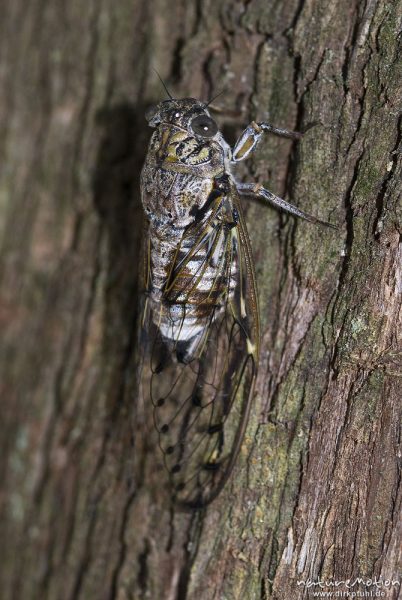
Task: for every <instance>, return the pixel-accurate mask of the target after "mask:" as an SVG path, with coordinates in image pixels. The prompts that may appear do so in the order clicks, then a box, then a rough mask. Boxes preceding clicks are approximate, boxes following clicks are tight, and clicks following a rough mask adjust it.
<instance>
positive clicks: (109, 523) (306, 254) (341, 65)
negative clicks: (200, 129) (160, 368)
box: [0, 0, 402, 600]
mask: <svg viewBox="0 0 402 600" xmlns="http://www.w3.org/2000/svg"><path fill="white" fill-rule="evenodd" d="M6 4H7V5H8V6H7V9H6V10H4V7H3V11H2V19H1V21H0V40H1V41H0V44H1V69H0V77H1V81H2V90H3V93H2V95H1V98H0V121H1V137H0V144H1V179H0V186H1V187H0V196H1V200H2V201H1V211H2V219H1V224H2V225H1V237H2V249H3V255H2V259H1V264H0V277H1V290H2V291H1V304H0V318H1V320H2V324H3V335H2V347H1V354H0V368H1V387H2V398H3V400H2V405H3V409H2V423H3V433H2V451H1V460H0V465H1V481H2V493H1V496H0V502H1V529H2V537H1V539H2V540H3V543H2V545H1V546H2V547H1V556H0V565H1V579H0V589H1V596H2V598H4V599H6V600H11V599H13V600H17V599H18V600H19V599H23V600H28V599H29V600H30V599H35V600H36V599H38V600H39V599H40V600H47V599H48V600H56V599H57V600H75V599H83V600H106V599H107V600H114V599H116V600H117V599H118V600H129V599H132V600H134V599H135V600H137V599H141V598H150V599H152V600H183V599H184V598H186V599H187V600H195V599H199V598H202V600H212V599H214V600H218V599H219V600H223V599H227V600H232V599H241V600H248V599H250V600H255V599H256V598H261V600H263V599H271V598H272V599H273V598H275V599H278V600H282V599H284V600H293V599H295V598H304V597H308V596H310V595H311V593H312V590H313V589H314V590H317V582H319V580H322V581H323V580H327V581H329V582H332V583H334V582H335V581H337V582H340V581H342V580H346V579H351V580H354V579H355V578H356V577H361V578H362V579H365V580H366V579H373V578H374V577H376V578H377V579H380V578H381V577H382V578H383V580H396V579H398V574H399V575H400V568H401V539H402V521H401V496H402V487H401V478H400V471H398V460H400V456H401V450H400V445H399V446H398V444H400V425H401V407H400V403H399V398H400V375H401V346H400V345H399V346H398V327H399V326H400V317H401V314H400V307H401V304H400V303H401V297H400V292H401V279H402V278H401V262H400V260H401V245H400V239H401V225H400V220H398V217H400V215H399V214H398V211H400V204H399V205H398V201H399V200H400V195H401V191H400V190H401V151H400V139H401V119H400V108H401V100H402V98H401V90H402V69H401V62H400V56H401V54H400V52H401V22H402V3H401V1H400V0H390V1H389V2H380V1H379V0H377V1H376V0H365V1H362V2H358V1H357V0H352V1H350V0H348V1H346V0H322V1H321V2H318V1H317V0H316V1H314V0H305V1H304V2H297V1H296V0H289V1H288V2H274V1H269V2H267V1H262V0H251V1H248V2H239V1H237V0H214V1H212V0H206V1H205V2H200V1H197V0H193V1H190V2H185V1H184V0H180V1H178V2H168V1H167V0H146V1H143V0H119V1H118V2H115V1H113V0H97V1H89V2H79V1H78V0H71V1H70V2H68V3H64V2H61V1H60V0H57V1H55V2H52V3H50V2H39V1H38V0H32V1H31V2H29V3H27V2H24V1H22V0H9V1H8V2H6ZM398 53H399V56H398ZM398 58H399V62H398ZM152 67H156V68H157V69H158V70H159V71H160V72H161V75H162V76H163V77H164V79H165V80H166V81H167V84H168V86H171V88H172V92H174V94H176V95H177V96H178V97H180V96H194V97H197V98H201V99H207V98H209V97H211V96H212V95H213V94H216V93H217V92H219V91H220V90H221V89H222V88H225V90H226V91H225V94H224V95H222V96H221V97H220V98H219V100H216V102H215V104H219V105H220V106H221V107H222V108H223V109H225V110H226V111H227V113H228V114H227V115H225V114H224V113H223V114H222V116H221V117H218V120H220V123H221V126H222V127H223V129H224V132H225V135H226V136H227V138H228V140H229V141H231V142H233V140H234V138H235V136H236V135H238V134H239V133H240V132H241V130H242V128H244V126H245V125H246V124H248V122H249V121H250V120H251V119H258V120H262V119H267V120H269V121H270V122H271V123H274V124H276V125H278V126H284V127H288V128H294V129H298V130H306V129H308V131H307V132H306V134H305V136H304V137H303V140H302V141H301V142H299V143H293V142H290V141H288V140H282V139H278V138H274V137H270V138H269V139H268V138H266V139H265V140H264V141H263V142H262V143H261V145H260V147H259V149H258V151H257V152H256V154H255V158H253V160H251V161H249V164H248V166H247V167H246V168H244V167H243V169H240V170H239V177H244V178H245V179H247V180H248V181H259V182H261V183H264V184H265V185H266V186H267V187H268V188H269V189H270V190H272V191H273V192H275V193H277V194H278V195H282V196H284V195H285V197H287V198H289V200H290V201H291V202H292V203H293V204H296V205H297V206H300V208H302V209H303V210H306V211H308V212H310V213H313V214H315V215H317V216H318V217H320V218H323V219H326V220H328V219H330V220H331V221H332V222H336V223H337V224H338V226H339V231H338V232H337V233H335V234H334V233H332V232H331V231H327V230H323V229H321V228H319V227H316V226H313V225H310V224H308V223H305V222H295V220H294V219H293V218H290V217H287V216H284V215H283V214H279V213H277V212H275V211H273V210H272V209H270V208H268V207H266V206H263V205H262V204H258V203H252V202H250V201H249V200H246V199H244V200H243V205H244V206H245V211H246V215H247V223H248V228H249V231H250V236H251V241H252V245H253V250H254V256H255V261H256V269H257V279H258V286H259V298H260V310H261V320H262V355H261V362H260V365H259V374H258V380H257V391H256V394H255V399H254V406H253V410H252V417H251V421H250V423H249V427H248V429H247V434H246V438H245V441H244V444H243V447H242V450H241V453H240V456H239V459H238V462H237V465H236V467H235V470H234V473H233V475H232V477H231V480H230V482H229V483H228V484H227V486H226V488H225V489H224V491H223V492H222V494H221V495H220V496H219V498H218V499H217V500H216V501H215V502H214V503H213V504H212V505H211V506H210V507H209V508H208V509H207V510H206V511H202V512H195V513H190V514H187V513H180V512H177V511H175V510H174V508H173V507H172V506H171V505H170V503H169V500H168V495H167V492H166V490H165V489H164V485H163V481H164V476H163V473H162V472H159V470H157V469H156V467H155V456H154V454H155V452H156V450H155V448H154V445H153V444H154V442H153V441H152V435H151V433H150V432H149V431H148V428H147V427H148V425H147V423H146V422H145V421H144V418H146V417H144V414H146V410H145V413H144V411H143V408H142V407H141V404H139V400H138V394H137V391H136V390H137V389H138V386H137V381H136V372H137V370H138V368H137V367H138V363H139V357H140V355H141V349H140V348H139V347H138V342H137V339H138V336H137V333H136V331H137V325H136V321H137V316H138V314H137V313H138V306H139V297H138V289H139V283H138V262H139V258H138V256H139V249H140V241H141V235H142V210H141V206H140V200H139V172H140V169H141V165H142V162H143V160H144V157H145V151H146V145H147V142H148V140H149V137H150V130H148V128H147V127H146V123H145V119H144V111H145V108H146V107H147V106H148V105H149V104H151V103H154V102H156V101H159V100H160V99H163V98H164V91H163V89H162V87H161V85H160V83H159V82H158V80H157V78H156V76H155V74H154V72H153V71H152ZM231 111H232V113H233V111H234V113H233V114H236V112H237V113H239V114H238V116H237V117H236V118H233V117H230V112H231ZM309 126H310V128H308V127H309ZM399 344H400V338H399ZM398 384H399V385H398ZM136 407H137V408H136ZM138 407H139V408H138ZM137 409H138V410H137ZM145 409H146V407H145ZM154 450H155V452H154ZM398 569H399V571H398ZM309 581H311V582H314V583H315V584H316V585H315V586H313V587H311V588H308V585H309V583H308V582H309ZM302 582H304V583H302ZM384 586H385V584H384ZM328 589H333V588H328ZM345 589H346V584H340V585H339V587H337V588H336V590H345ZM358 589H360V590H363V591H364V590H368V591H373V590H375V589H376V588H375V587H374V586H370V584H369V583H367V582H366V584H364V583H356V585H355V586H354V587H353V588H352V591H357V590H358ZM381 589H382V590H385V592H386V597H387V598H390V599H396V598H400V597H401V595H402V592H401V591H400V585H398V583H396V582H395V581H394V582H393V583H392V582H391V583H390V584H389V586H385V587H383V588H381Z"/></svg>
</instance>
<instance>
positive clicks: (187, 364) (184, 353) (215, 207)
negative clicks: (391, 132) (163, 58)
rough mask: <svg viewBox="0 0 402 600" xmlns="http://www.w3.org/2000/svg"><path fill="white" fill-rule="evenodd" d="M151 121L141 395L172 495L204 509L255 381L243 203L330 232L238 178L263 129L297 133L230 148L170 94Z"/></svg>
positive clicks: (229, 463)
mask: <svg viewBox="0 0 402 600" xmlns="http://www.w3.org/2000/svg"><path fill="white" fill-rule="evenodd" d="M146 119H147V121H148V124H149V125H150V126H151V127H153V128H155V131H154V133H153V135H152V138H151V140H150V143H149V148H148V154H147V157H146V160H145V164H144V167H143V169H142V173H141V193H142V204H143V207H144V211H145V214H146V217H147V226H148V230H147V235H146V251H145V297H146V300H145V308H144V316H143V326H144V329H145V330H146V334H147V335H146V337H147V340H148V348H147V356H148V357H149V359H148V360H149V362H148V372H149V380H148V382H147V389H149V393H148V391H147V390H146V391H145V394H146V396H147V397H148V400H149V401H150V402H151V403H152V410H153V418H154V423H155V428H156V431H157V435H158V439H159V446H160V449H161V452H162V456H163V460H164V464H165V467H166V470H167V473H168V478H169V481H170V485H171V490H172V495H173V498H174V500H175V501H176V502H178V503H179V504H180V505H182V506H184V507H189V508H198V507H202V506H206V505H207V504H208V503H210V502H211V501H212V500H213V499H214V498H216V496H217V495H218V494H219V492H220V491H221V490H222V488H223V486H224V485H225V483H226V481H227V480H228V478H229V476H230V474H231V471H232V469H233V466H234V464H235V461H236V457H237V455H238V453H239V449H240V446H241V443H242V440H243V437H244V434H245V430H246V425H247V421H248V417H249V414H250V409H251V404H252V398H253V384H254V381H255V378H256V373H257V365H258V357H259V338H260V333H259V316H258V298H257V290H256V278H255V273H254V266H253V258H252V253H251V248H250V241H249V236H248V233H247V229H246V225H245V221H244V218H243V211H242V205H241V202H240V196H242V195H245V194H247V195H250V194H251V195H254V196H258V197H259V198H262V199H264V200H266V201H268V202H269V203H271V204H273V205H274V206H276V207H279V208H280V209H282V210H285V211H287V212H289V213H291V214H293V215H296V216H298V217H302V218H304V219H307V220H308V221H311V222H314V223H322V224H325V225H329V224H328V223H325V222H323V221H320V220H319V219H317V218H315V217H313V216H311V215H309V214H306V213H305V212H303V211H301V210H300V209H298V208H296V207H295V206H292V205H291V204H289V203H288V202H286V201H285V200H282V199H281V198H278V197H277V196H275V195H274V194H272V193H271V192H269V191H268V190H266V189H265V188H264V187H262V186H261V185H259V184H254V183H240V182H238V181H236V179H235V177H234V175H233V166H234V165H235V164H236V163H237V162H239V161H241V160H244V159H246V158H248V157H249V156H250V155H251V153H252V152H253V151H254V150H255V148H256V146H257V144H258V142H259V141H260V139H261V137H262V136H263V134H264V132H272V133H274V134H277V135H281V136H284V137H288V138H291V139H299V138H300V137H301V134H299V133H297V132H293V131H289V130H287V129H280V128H277V127H273V126H272V125H270V124H269V123H265V122H262V123H255V122H252V123H251V124H250V125H249V126H248V127H247V128H246V129H245V131H244V132H243V133H242V135H241V136H240V138H239V140H238V141H237V143H236V144H235V146H234V148H233V149H232V148H231V147H230V146H229V144H228V143H227V142H226V141H225V139H224V137H223V135H222V133H221V132H220V131H219V129H218V126H217V124H216V122H215V121H214V119H213V118H212V117H211V114H210V109H209V106H208V104H207V103H204V102H201V101H199V100H196V99H194V98H184V99H180V100H179V99H175V98H172V97H171V96H170V97H169V99H168V100H165V101H162V102H161V103H159V104H158V105H157V106H154V107H152V108H151V109H149V110H148V111H147V113H146Z"/></svg>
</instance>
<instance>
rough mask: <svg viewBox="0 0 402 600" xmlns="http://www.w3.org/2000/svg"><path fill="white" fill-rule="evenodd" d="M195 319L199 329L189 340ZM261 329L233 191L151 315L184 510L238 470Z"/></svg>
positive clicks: (189, 237)
mask: <svg viewBox="0 0 402 600" xmlns="http://www.w3.org/2000/svg"><path fill="white" fill-rule="evenodd" d="M228 206H230V207H231V210H230V211H228ZM232 209H234V210H232ZM231 215H235V216H236V220H235V221H233V219H232V216H231ZM195 266H196V268H195ZM172 306H174V307H175V311H174V313H175V317H174V319H173V317H172V321H173V320H174V323H172V327H171V332H172V333H173V334H175V335H172V336H169V337H167V336H166V335H164V334H163V333H162V331H161V327H160V326H159V325H158V323H159V320H158V319H159V317H158V311H159V313H163V314H164V315H165V316H166V312H167V311H168V310H169V307H172ZM177 307H179V308H180V310H177ZM180 311H181V312H180ZM177 313H179V316H177ZM189 323H190V326H189V325H188V324H189ZM193 323H194V331H195V332H196V333H195V335H194V336H192V337H191V335H190V336H189V339H186V340H184V341H183V339H182V337H183V336H182V333H183V329H184V328H187V330H188V328H189V327H191V326H193V325H192V324H193ZM165 333H166V328H165ZM258 335H259V332H258V310H257V300H256V290H255V281H254V272H253V266H252V259H251V253H250V247H249V242H248V236H247V232H246V229H245V226H244V223H243V218H242V213H241V207H240V205H239V201H238V197H237V194H236V193H235V191H234V192H233V194H232V197H231V198H230V202H228V200H227V199H225V198H223V197H222V196H220V197H217V198H215V200H214V203H213V205H212V207H211V209H210V211H209V212H208V214H207V215H206V216H202V217H201V218H200V219H199V220H198V221H197V223H196V224H195V225H194V226H192V227H191V228H190V229H189V230H188V231H187V232H186V234H185V235H184V236H183V239H182V240H181V244H180V247H178V248H177V252H176V258H175V261H174V264H172V267H171V270H170V274H169V277H168V278H167V281H166V285H165V289H164V294H163V298H162V300H161V306H159V305H157V304H156V305H154V306H152V307H151V308H150V314H149V317H148V337H149V355H150V380H149V395H150V399H151V402H152V408H153V414H154V423H155V428H156V430H157V432H158V437H159V446H160V449H161V451H162V453H163V460H164V464H165V467H166V470H167V472H168V477H169V480H170V484H171V487H172V493H173V497H174V499H175V501H176V502H178V503H179V504H180V505H181V506H183V507H185V508H198V507H202V506H205V505H206V504H208V503H209V502H211V501H212V500H213V499H214V498H215V497H216V496H217V495H218V494H219V492H220V490H221V489H222V487H223V486H224V484H225V482H226V481H227V479H228V477H229V475H230V473H231V470H232V468H233V465H234V462H235V460H236V457H237V454H238V452H239V449H240V445H241V441H242V439H243V436H244V432H245V427H246V424H247V420H248V415H249V411H250V405H251V398H252V387H253V381H254V377H255V373H256V361H257V356H258Z"/></svg>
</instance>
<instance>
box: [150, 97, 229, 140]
mask: <svg viewBox="0 0 402 600" xmlns="http://www.w3.org/2000/svg"><path fill="white" fill-rule="evenodd" d="M145 118H146V120H147V121H148V124H149V125H150V126H151V127H158V126H159V125H164V124H165V125H175V126H176V127H180V128H181V129H184V130H186V131H188V132H189V134H190V135H193V136H195V137H201V138H213V137H215V135H216V134H217V133H218V126H217V124H216V123H215V121H214V120H213V119H212V118H211V115H210V113H209V111H208V108H207V104H205V103H204V102H201V101H200V100H196V99H195V98H183V99H181V100H176V99H169V100H164V101H163V102H160V103H159V104H157V105H155V106H151V107H150V108H149V109H148V110H147V112H146V113H145Z"/></svg>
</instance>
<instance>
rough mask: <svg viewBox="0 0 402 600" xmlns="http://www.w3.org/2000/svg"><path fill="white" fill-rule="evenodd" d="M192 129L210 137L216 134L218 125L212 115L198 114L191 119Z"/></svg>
mask: <svg viewBox="0 0 402 600" xmlns="http://www.w3.org/2000/svg"><path fill="white" fill-rule="evenodd" d="M191 129H192V130H193V131H194V133H197V134H198V135H202V136H203V137H206V138H210V137H213V136H214V135H215V134H216V132H217V131H218V126H217V124H216V123H215V121H214V120H213V119H211V117H208V116H207V115H198V116H197V117H194V119H193V120H192V121H191Z"/></svg>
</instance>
